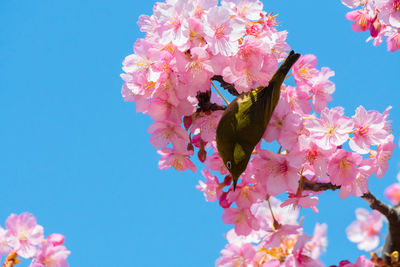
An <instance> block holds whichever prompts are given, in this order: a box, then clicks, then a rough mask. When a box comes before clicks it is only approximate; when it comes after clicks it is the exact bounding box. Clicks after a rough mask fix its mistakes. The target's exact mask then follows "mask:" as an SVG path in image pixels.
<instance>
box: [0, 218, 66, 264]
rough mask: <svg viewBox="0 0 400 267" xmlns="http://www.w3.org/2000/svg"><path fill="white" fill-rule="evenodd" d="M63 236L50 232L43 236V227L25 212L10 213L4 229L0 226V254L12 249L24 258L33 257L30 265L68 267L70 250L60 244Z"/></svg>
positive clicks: (7, 252)
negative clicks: (45, 236) (18, 213)
mask: <svg viewBox="0 0 400 267" xmlns="http://www.w3.org/2000/svg"><path fill="white" fill-rule="evenodd" d="M63 243H64V236H63V235H61V234H52V235H50V236H48V237H47V239H45V238H44V234H43V227H42V226H40V225H38V224H37V222H36V219H35V217H34V216H33V215H32V214H30V213H27V212H24V213H21V214H20V215H16V214H11V215H10V216H9V217H8V218H7V221H6V229H3V228H2V227H0V254H2V255H7V254H9V253H10V252H12V251H15V252H17V253H18V255H19V256H21V257H22V258H25V259H33V260H32V263H31V265H30V267H68V263H67V261H66V258H67V257H68V255H69V254H70V252H69V251H68V250H67V249H66V248H65V247H64V246H62V244H63Z"/></svg>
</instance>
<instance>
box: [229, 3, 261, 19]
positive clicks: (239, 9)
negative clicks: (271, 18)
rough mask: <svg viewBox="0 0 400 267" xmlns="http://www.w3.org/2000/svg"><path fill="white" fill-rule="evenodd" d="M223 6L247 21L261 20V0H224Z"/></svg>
mask: <svg viewBox="0 0 400 267" xmlns="http://www.w3.org/2000/svg"><path fill="white" fill-rule="evenodd" d="M221 4H222V6H224V7H227V8H229V9H231V10H232V13H233V14H235V15H236V16H238V17H239V18H242V19H244V20H246V21H247V20H256V19H259V18H260V13H262V8H263V3H262V2H261V1H260V0H222V1H221Z"/></svg>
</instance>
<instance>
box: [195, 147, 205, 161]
mask: <svg viewBox="0 0 400 267" xmlns="http://www.w3.org/2000/svg"><path fill="white" fill-rule="evenodd" d="M197 156H198V157H199V160H200V161H201V162H202V163H204V161H206V158H207V152H206V151H205V149H204V147H203V148H201V149H200V150H199V152H197Z"/></svg>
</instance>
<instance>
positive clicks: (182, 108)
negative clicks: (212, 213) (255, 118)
mask: <svg viewBox="0 0 400 267" xmlns="http://www.w3.org/2000/svg"><path fill="white" fill-rule="evenodd" d="M262 7H263V5H262V3H261V2H260V1H259V0H243V1H237V0H222V1H221V6H218V0H194V1H187V0H167V1H166V2H165V3H156V4H155V6H154V9H153V15H151V16H146V15H142V16H140V18H139V22H138V24H139V27H140V29H141V30H142V31H144V32H146V36H145V38H144V39H138V40H137V41H136V43H135V45H134V54H132V55H129V56H127V57H126V58H125V60H124V61H123V68H122V69H123V70H124V72H125V73H124V74H121V77H122V79H123V80H124V81H125V83H124V85H123V86H122V96H123V97H124V99H125V101H134V102H136V109H137V111H138V112H142V113H144V114H148V115H149V116H150V117H151V118H152V119H153V120H154V121H155V122H154V124H152V125H151V126H150V127H149V129H148V132H149V133H151V138H150V142H151V144H152V145H153V146H154V147H155V148H157V149H159V151H158V153H159V154H160V155H161V160H160V162H159V167H160V168H161V169H166V168H168V167H173V168H175V169H177V170H180V171H182V170H186V169H190V170H192V171H195V170H196V167H195V165H194V164H193V163H192V161H191V160H190V157H191V156H192V155H193V154H194V151H193V145H195V146H197V147H199V150H200V151H199V153H198V156H199V159H200V160H201V161H203V162H204V160H205V159H206V151H205V146H206V145H207V144H208V143H210V142H212V141H214V139H215V128H216V126H217V124H218V121H219V118H220V116H221V114H222V110H221V108H217V110H215V109H212V108H209V107H203V108H198V105H199V101H201V97H199V94H202V93H203V95H204V94H207V92H210V86H211V78H212V77H213V76H223V78H224V80H225V82H228V83H234V84H235V87H236V89H237V91H238V92H239V93H241V92H245V91H249V90H250V89H251V88H255V87H257V86H259V85H266V84H268V81H269V79H270V78H271V77H272V75H273V74H274V72H275V71H276V69H277V67H278V63H279V62H280V61H282V59H284V57H285V56H286V51H287V50H288V49H289V46H288V45H287V44H286V42H285V40H286V35H287V33H286V32H279V31H277V30H276V28H275V26H276V24H277V23H276V21H275V17H274V16H271V15H270V14H267V13H265V12H264V11H263V10H262ZM215 99H216V98H215V97H211V100H210V101H211V102H210V101H207V103H208V106H212V105H214V106H218V105H216V103H215V102H214V101H216V102H217V101H218V100H215ZM217 99H218V98H217ZM184 116H185V117H184ZM183 117H184V118H185V120H183ZM185 127H186V128H185ZM188 127H191V129H190V132H189V133H188V131H187V129H188Z"/></svg>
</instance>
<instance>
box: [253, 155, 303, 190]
mask: <svg viewBox="0 0 400 267" xmlns="http://www.w3.org/2000/svg"><path fill="white" fill-rule="evenodd" d="M258 154H259V156H258V157H254V158H253V160H252V161H253V163H254V165H255V168H256V169H257V170H258V172H257V174H256V179H257V180H258V181H260V182H261V183H262V184H264V185H265V190H266V192H267V194H269V195H271V196H275V195H278V194H281V193H283V192H284V191H285V190H288V191H289V192H296V191H297V187H298V182H299V179H300V176H299V174H298V171H299V168H300V166H299V165H297V163H296V162H294V161H293V162H291V161H290V159H291V158H290V157H289V156H288V155H283V154H275V153H273V152H271V151H268V150H260V151H258ZM293 165H294V166H293Z"/></svg>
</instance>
